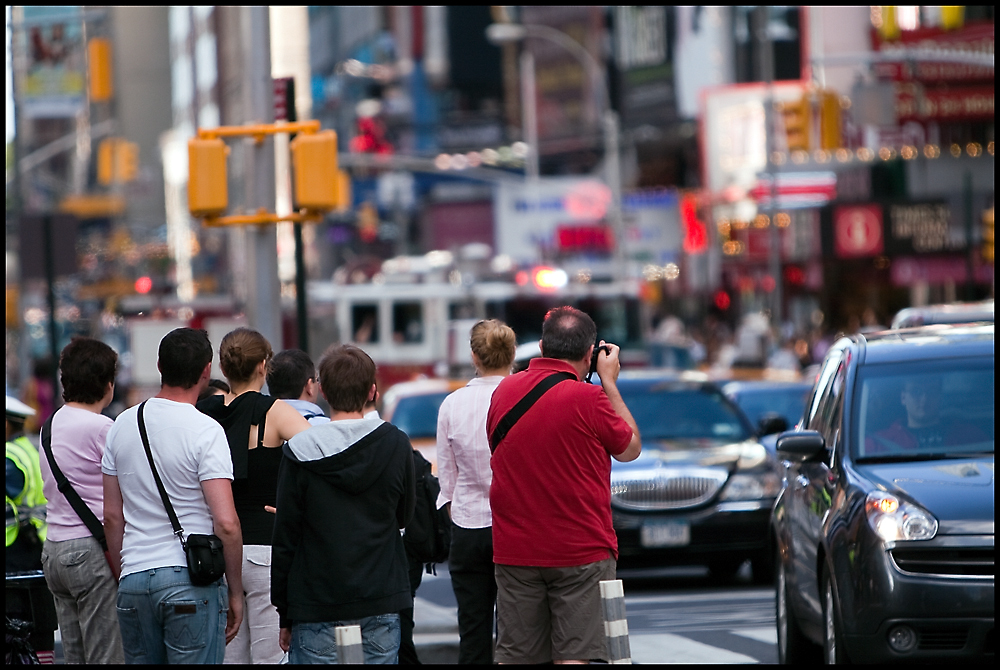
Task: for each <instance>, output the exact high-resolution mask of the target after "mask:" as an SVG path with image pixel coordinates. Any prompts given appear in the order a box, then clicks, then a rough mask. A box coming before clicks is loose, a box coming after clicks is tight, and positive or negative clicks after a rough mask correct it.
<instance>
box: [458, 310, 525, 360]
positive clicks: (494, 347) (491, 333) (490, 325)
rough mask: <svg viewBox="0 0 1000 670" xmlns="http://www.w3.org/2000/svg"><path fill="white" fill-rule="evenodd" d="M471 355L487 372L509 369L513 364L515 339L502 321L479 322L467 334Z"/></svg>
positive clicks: (512, 332) (511, 331) (509, 328)
mask: <svg viewBox="0 0 1000 670" xmlns="http://www.w3.org/2000/svg"><path fill="white" fill-rule="evenodd" d="M469 344H470V345H471V346H472V353H474V354H475V355H476V356H478V357H479V362H480V363H481V364H482V366H483V367H484V368H485V369H487V370H499V369H500V368H509V367H510V366H511V364H513V362H514V350H515V349H517V338H516V337H515V336H514V331H513V330H512V329H511V327H510V326H508V325H507V324H506V323H504V322H503V321H498V320H497V319H488V320H486V321H480V322H479V323H477V324H476V325H474V326H473V327H472V331H471V332H470V333H469Z"/></svg>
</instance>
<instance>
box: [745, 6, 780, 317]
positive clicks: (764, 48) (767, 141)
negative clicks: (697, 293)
mask: <svg viewBox="0 0 1000 670" xmlns="http://www.w3.org/2000/svg"><path fill="white" fill-rule="evenodd" d="M769 11H770V9H769V7H767V6H759V7H756V8H755V9H754V10H753V14H752V15H751V16H752V19H751V20H752V23H753V36H754V47H755V51H756V54H755V55H756V61H757V63H756V65H757V73H758V76H759V77H760V80H761V81H763V82H764V83H765V84H766V85H767V95H766V96H765V98H764V153H765V158H766V159H767V160H766V163H765V164H766V166H767V167H766V174H767V177H768V180H769V183H770V185H771V194H770V195H771V197H770V199H769V200H768V205H767V208H766V212H767V215H766V216H767V217H768V221H770V225H769V227H768V238H769V239H768V247H769V250H768V274H770V275H771V277H772V278H773V279H774V290H773V291H772V292H771V323H772V325H774V326H775V327H777V328H780V327H781V323H782V316H783V314H782V311H783V309H782V308H783V303H784V298H783V295H782V294H783V291H782V277H781V233H780V230H779V228H778V225H777V223H776V221H775V216H774V215H775V212H776V208H777V204H778V203H777V199H778V195H777V175H776V174H775V170H774V167H775V165H774V162H773V161H772V160H771V154H772V153H773V151H774V89H773V86H772V84H773V82H774V48H773V45H772V44H771V35H770V33H769V32H768V25H767V24H768V12H769Z"/></svg>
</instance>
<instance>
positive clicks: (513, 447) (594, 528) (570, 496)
mask: <svg viewBox="0 0 1000 670" xmlns="http://www.w3.org/2000/svg"><path fill="white" fill-rule="evenodd" d="M562 371H565V372H571V373H573V374H576V371H575V370H574V369H573V367H572V366H571V365H570V364H569V363H567V362H565V361H561V360H556V359H553V358H536V359H534V360H532V361H531V362H530V363H529V365H528V369H527V370H525V371H524V372H520V373H518V374H515V375H511V376H509V377H507V378H505V379H504V380H503V381H502V382H500V385H499V386H498V387H497V390H496V391H495V392H494V393H493V400H492V402H491V403H490V411H489V414H487V417H486V434H487V435H489V434H491V433H492V432H493V430H494V428H495V427H496V425H497V423H499V421H500V419H501V418H502V417H503V416H504V415H505V414H506V413H507V412H508V410H510V408H512V407H513V406H514V405H515V404H516V403H517V402H518V401H519V400H520V399H521V398H523V397H524V396H525V395H526V394H527V393H528V392H529V391H530V390H531V389H532V388H533V387H534V386H535V385H536V384H537V383H538V382H539V381H541V380H542V379H543V378H544V377H547V376H548V375H550V374H552V373H553V372H562ZM631 439H632V429H631V428H630V427H629V425H628V424H627V423H626V422H625V420H624V419H622V418H621V417H620V416H618V414H617V413H616V412H615V410H614V409H613V408H612V407H611V401H609V400H608V397H607V396H606V395H605V394H604V390H603V389H602V388H601V387H600V386H595V385H593V384H586V383H583V382H574V381H572V380H569V381H564V382H561V383H559V384H556V385H555V386H554V387H552V388H551V389H549V391H548V392H546V393H545V395H543V396H542V397H541V398H540V399H539V400H538V402H536V403H535V405H534V406H533V407H532V408H531V409H529V410H528V412H527V413H526V414H525V415H524V416H522V417H521V419H520V420H519V421H518V422H517V423H516V424H514V427H513V428H512V429H511V430H510V432H509V433H507V436H506V437H505V438H504V440H503V442H501V443H500V444H499V445H498V446H497V450H496V452H495V453H494V454H493V457H492V458H491V459H490V466H491V467H492V469H493V483H492V485H491V486H490V507H491V509H492V512H493V560H494V562H495V563H499V564H502V565H530V566H537V567H568V566H573V565H585V564H587V563H594V562H596V561H602V560H604V559H606V558H608V552H609V551H610V552H612V553H613V554H614V556H615V558H616V559H617V558H618V537H617V536H616V535H615V531H614V528H613V527H612V525H611V455H617V454H621V453H622V452H623V451H625V449H626V448H628V444H629V442H630V441H631Z"/></svg>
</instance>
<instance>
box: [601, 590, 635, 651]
mask: <svg viewBox="0 0 1000 670" xmlns="http://www.w3.org/2000/svg"><path fill="white" fill-rule="evenodd" d="M601 607H602V609H603V611H604V635H605V638H606V639H607V641H608V659H609V660H610V662H611V663H614V664H628V665H631V663H632V650H631V648H630V647H629V643H628V620H627V619H626V618H625V587H624V585H623V584H622V580H620V579H605V580H603V581H601Z"/></svg>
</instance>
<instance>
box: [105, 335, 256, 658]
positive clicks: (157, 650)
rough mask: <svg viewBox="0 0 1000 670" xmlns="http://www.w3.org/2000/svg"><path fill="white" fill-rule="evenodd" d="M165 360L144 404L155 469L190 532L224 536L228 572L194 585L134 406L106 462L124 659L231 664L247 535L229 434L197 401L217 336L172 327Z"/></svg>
mask: <svg viewBox="0 0 1000 670" xmlns="http://www.w3.org/2000/svg"><path fill="white" fill-rule="evenodd" d="M157 367H158V368H159V370H160V376H161V385H160V392H159V393H158V394H157V395H156V396H155V397H153V398H150V399H149V400H148V401H147V402H146V404H145V408H144V410H143V418H144V421H145V424H146V432H147V435H148V437H149V446H150V451H151V452H152V454H153V460H154V461H155V463H156V470H157V472H158V473H159V475H160V479H161V480H162V481H163V486H164V488H165V489H166V492H167V497H169V499H170V503H171V505H172V506H173V508H174V512H175V513H176V514H177V518H178V520H179V521H180V525H181V527H182V528H183V529H184V534H185V536H188V535H191V534H192V533H199V534H211V533H215V534H216V535H218V536H219V537H220V538H221V539H222V543H223V553H224V555H225V560H226V578H225V580H223V579H221V578H220V579H219V580H218V581H217V582H215V583H213V584H210V585H208V586H194V585H193V584H191V579H190V577H189V575H188V569H187V559H186V558H185V555H184V550H183V548H182V547H181V543H180V540H179V539H178V538H177V537H176V536H175V535H174V534H173V530H172V527H171V524H170V518H169V517H168V516H167V511H166V509H165V508H164V506H163V502H162V500H161V498H160V494H159V490H158V489H157V486H156V482H155V480H154V479H153V473H152V470H151V469H150V467H149V461H148V460H147V458H146V451H145V448H144V447H143V444H142V439H141V437H140V435H139V426H138V408H137V407H132V408H129V409H127V410H125V411H124V412H122V413H121V414H120V415H119V416H118V418H117V419H116V420H115V424H114V426H112V427H111V430H110V432H109V433H108V439H107V446H106V448H105V450H104V457H103V459H102V461H101V470H102V472H103V473H104V520H105V532H106V535H107V540H108V550H109V552H110V554H111V559H112V564H113V567H112V569H113V570H115V569H116V568H118V566H120V570H117V571H118V572H119V573H120V576H121V579H120V581H119V584H118V622H119V625H120V627H121V630H122V641H123V644H124V648H125V649H124V651H125V662H126V663H157V664H159V663H170V664H173V663H222V659H223V656H224V654H225V650H226V646H225V645H226V643H228V642H229V641H230V640H232V639H233V637H235V636H236V632H237V631H238V630H239V626H240V622H241V620H242V618H243V598H242V595H243V581H242V575H241V572H240V569H241V567H240V566H241V565H242V560H243V536H242V533H241V531H240V522H239V518H238V517H237V515H236V508H235V506H234V505H233V491H232V484H231V481H232V478H233V463H232V457H231V455H230V453H229V443H228V441H227V440H226V434H225V432H224V431H223V430H222V426H220V425H219V424H218V423H217V422H216V421H215V420H214V419H211V418H209V417H208V416H206V415H204V414H202V413H201V412H199V411H198V410H197V409H195V406H194V405H195V402H196V401H197V399H198V394H199V392H200V391H201V390H202V389H203V388H204V387H205V385H206V384H207V383H208V380H209V378H210V374H211V369H212V345H211V343H210V342H209V340H208V335H207V334H206V333H205V331H203V330H194V329H191V328H177V329H176V330H173V331H171V332H170V333H168V334H167V335H166V336H165V337H164V338H163V340H161V341H160V347H159V352H158V360H157ZM116 576H117V575H116ZM227 585H228V592H227ZM227 601H228V611H227V607H226V605H227Z"/></svg>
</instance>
